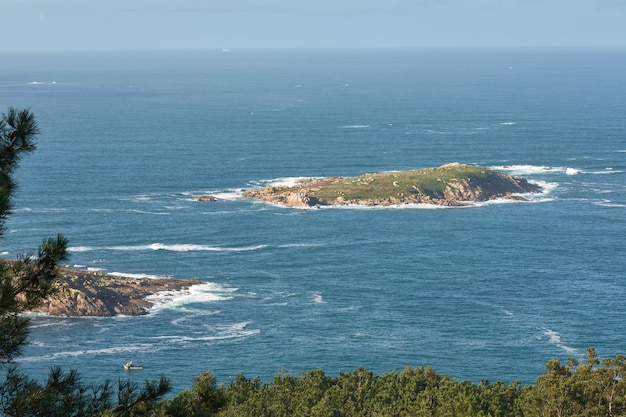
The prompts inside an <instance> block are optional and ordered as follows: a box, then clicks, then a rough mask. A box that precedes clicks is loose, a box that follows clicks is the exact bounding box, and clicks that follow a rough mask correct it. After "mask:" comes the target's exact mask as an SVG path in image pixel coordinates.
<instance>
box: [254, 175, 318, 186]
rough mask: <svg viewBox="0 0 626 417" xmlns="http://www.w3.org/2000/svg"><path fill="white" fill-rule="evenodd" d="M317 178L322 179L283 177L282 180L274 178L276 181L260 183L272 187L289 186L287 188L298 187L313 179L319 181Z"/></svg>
mask: <svg viewBox="0 0 626 417" xmlns="http://www.w3.org/2000/svg"><path fill="white" fill-rule="evenodd" d="M317 178H321V177H281V178H274V179H271V180H265V181H260V183H261V186H270V187H281V186H287V187H295V186H296V185H298V184H299V183H301V182H302V181H307V180H312V179H317Z"/></svg>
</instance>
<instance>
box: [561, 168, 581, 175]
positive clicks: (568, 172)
mask: <svg viewBox="0 0 626 417" xmlns="http://www.w3.org/2000/svg"><path fill="white" fill-rule="evenodd" d="M578 173H580V170H579V169H576V168H566V169H565V175H576V174H578Z"/></svg>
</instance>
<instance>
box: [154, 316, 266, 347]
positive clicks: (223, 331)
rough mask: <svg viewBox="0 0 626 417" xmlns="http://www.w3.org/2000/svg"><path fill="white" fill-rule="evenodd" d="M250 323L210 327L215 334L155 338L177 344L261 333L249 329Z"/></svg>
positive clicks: (240, 337) (237, 337)
mask: <svg viewBox="0 0 626 417" xmlns="http://www.w3.org/2000/svg"><path fill="white" fill-rule="evenodd" d="M249 324H250V322H248V321H244V322H241V323H235V324H231V325H218V326H215V327H212V328H211V329H210V330H211V331H212V332H213V333H214V334H208V335H203V336H189V335H162V336H155V337H154V339H156V340H166V341H170V342H172V343H175V344H180V343H190V342H211V341H214V340H225V339H242V338H246V337H250V336H254V335H257V334H259V333H261V330H260V329H248V328H247V327H248V325H249Z"/></svg>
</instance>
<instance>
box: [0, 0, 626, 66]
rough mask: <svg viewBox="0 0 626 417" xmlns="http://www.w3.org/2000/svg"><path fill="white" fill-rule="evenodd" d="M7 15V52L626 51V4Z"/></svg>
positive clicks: (66, 0) (130, 4)
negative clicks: (469, 48)
mask: <svg viewBox="0 0 626 417" xmlns="http://www.w3.org/2000/svg"><path fill="white" fill-rule="evenodd" d="M0 10H1V14H2V24H0V36H1V38H2V39H3V40H4V42H2V44H1V45H0V51H38V50H47V51H52V50H120V49H206V48H220V49H222V48H224V49H230V48H381V47H383V48H404V47H466V46H478V47H482V46H485V47H499V46H624V45H626V1H624V0H385V1H382V0H376V1H375V0H317V1H307V2H305V1H300V0H264V1H259V0H208V1H207V0H202V1H201V0H177V1H171V0H170V1H165V0H133V1H128V0H125V1H121V0H106V1H104V0H90V1H85V0H54V1H51V0H0ZM0 65H1V64H0Z"/></svg>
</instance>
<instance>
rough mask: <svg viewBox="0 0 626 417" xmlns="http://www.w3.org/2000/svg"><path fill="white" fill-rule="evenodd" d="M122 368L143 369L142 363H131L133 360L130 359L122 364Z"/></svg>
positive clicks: (129, 369) (130, 369) (128, 369)
mask: <svg viewBox="0 0 626 417" xmlns="http://www.w3.org/2000/svg"><path fill="white" fill-rule="evenodd" d="M124 369H125V370H127V371H141V370H142V369H143V365H138V364H136V363H133V361H130V362H126V363H125V364H124Z"/></svg>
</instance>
